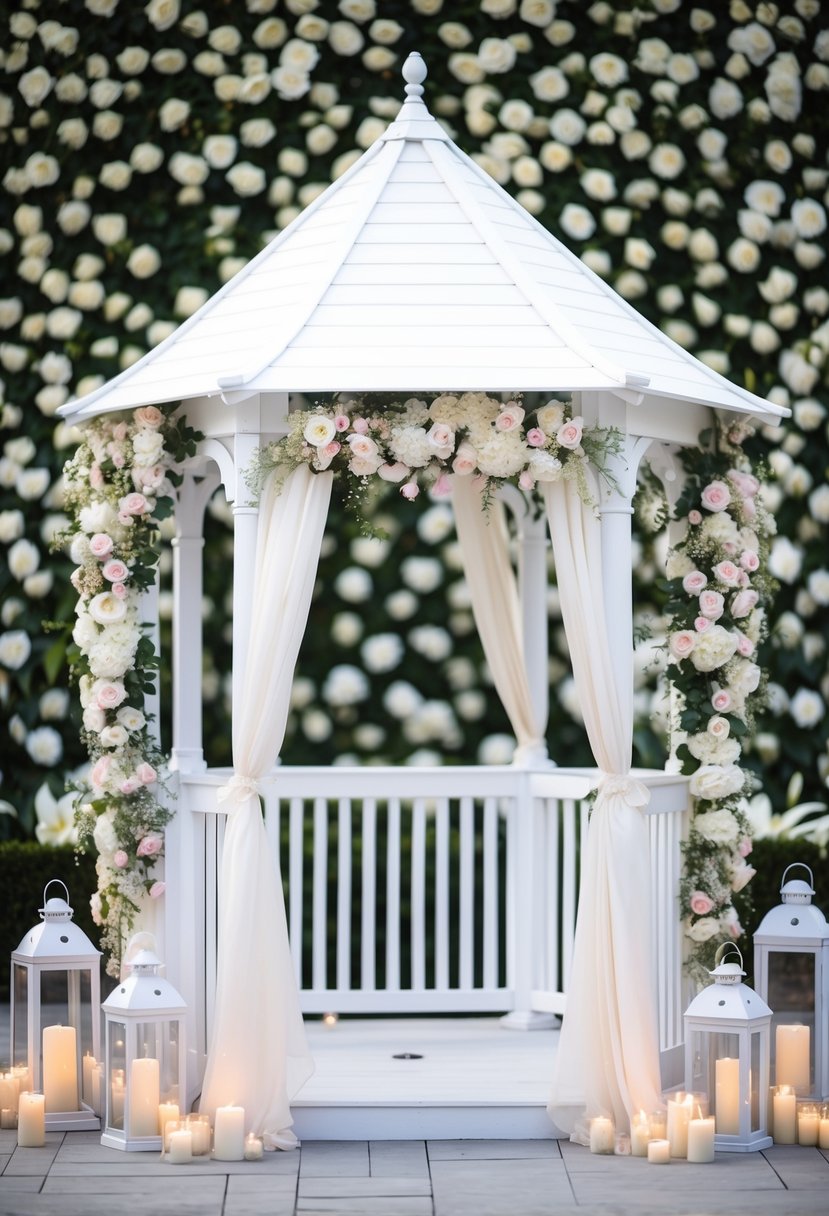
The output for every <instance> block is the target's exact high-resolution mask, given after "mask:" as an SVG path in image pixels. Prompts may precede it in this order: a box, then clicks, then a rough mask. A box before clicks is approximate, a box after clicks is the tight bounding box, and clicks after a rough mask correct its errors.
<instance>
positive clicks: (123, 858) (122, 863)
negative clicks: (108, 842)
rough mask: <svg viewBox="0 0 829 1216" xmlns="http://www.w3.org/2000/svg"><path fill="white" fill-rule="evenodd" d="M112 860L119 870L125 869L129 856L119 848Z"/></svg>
mask: <svg viewBox="0 0 829 1216" xmlns="http://www.w3.org/2000/svg"><path fill="white" fill-rule="evenodd" d="M112 860H113V861H114V862H115V864H116V866H117V867H118V869H119V870H124V869H126V867H127V866H128V865H129V862H130V859H129V856H128V855H127V853H125V852H124V850H123V849H119V850H118V852H117V853H114V854H113V857H112Z"/></svg>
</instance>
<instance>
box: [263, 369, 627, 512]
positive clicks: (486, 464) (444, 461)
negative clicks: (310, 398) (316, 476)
mask: <svg viewBox="0 0 829 1216" xmlns="http://www.w3.org/2000/svg"><path fill="white" fill-rule="evenodd" d="M289 426H290V429H289V431H288V434H287V435H286V436H284V438H282V439H279V440H277V441H276V442H274V443H272V444H270V446H269V447H267V448H265V449H264V450H263V451H260V452H259V453H258V457H257V460H256V461H255V462H254V465H253V466H252V468H251V471H250V478H251V483H252V485H253V486H254V487H255V488H257V489H258V488H259V487H260V486H261V484H262V481H263V480H264V477H265V476H266V474H267V473H268V472H270V470H271V469H279V470H280V472H281V474H282V475H284V476H287V475H288V473H289V472H290V471H291V470H292V469H294V468H297V467H298V466H299V465H302V464H307V465H308V466H309V467H310V468H311V469H312V470H314V471H315V472H322V471H323V470H325V469H329V468H330V469H332V470H333V471H334V472H336V473H339V474H342V475H344V476H348V477H350V479H351V486H350V489H351V492H352V493H353V495H354V497H355V498H357V499H359V497H360V496H361V495H362V494H363V493H364V492H365V491H368V490H370V488H371V486H372V484H374V485H375V486H376V485H379V483H381V482H385V483H387V484H388V483H390V484H396V485H398V486H399V487H400V493H401V495H402V496H403V498H406V499H410V500H411V499H415V498H417V497H418V495H419V494H420V492H421V490H422V489H424V488H428V489H430V491H431V493H432V495H433V496H435V497H441V496H444V495H447V494H449V493H451V480H450V475H451V474H454V475H455V476H461V477H463V476H476V477H482V478H484V479H485V482H486V485H485V492H484V501H485V502H487V501H488V497H489V495H490V494H491V492H492V490H493V489H494V488H495V487H497V486H498V485H500V484H502V483H504V482H508V481H511V482H514V483H515V484H517V485H518V486H519V487H520V488H521V489H522V490H526V491H532V490H533V489H534V488H535V486H536V483H538V482H544V481H558V480H559V479H560V478H562V477H566V478H569V479H572V480H573V481H574V482H575V484H576V485H577V487H578V490H579V494H580V495H581V496H582V498H583V499H585V501H590V500H591V491H590V485H589V481H588V477H587V466H588V463H589V462H591V461H592V462H593V463H594V464H595V465H597V466H598V467H599V468H601V467H602V466H603V461H604V458H605V456H606V454H607V453H608V452H609V451H613V450H615V449H616V447H617V446H618V443H619V439H620V436H619V434H618V432H617V431H615V430H613V429H612V428H605V427H591V428H585V426H584V420H583V419H582V418H581V417H580V416H579V415H574V414H573V411H572V406H571V404H570V402H569V401H568V402H565V401H559V400H551V401H548V402H547V403H546V404H544V405H542V406H540V407H537V408H533V409H525V408H524V405H523V404H522V400H521V397H520V394H519V395H516V396H515V397H514V398H512V399H510V400H509V401H500V400H498V399H497V398H494V397H490V396H487V394H486V393H441V394H440V395H439V396H437V397H435V398H434V399H433V400H432V401H431V402H429V403H427V402H426V401H424V400H422V399H421V398H418V397H410V398H408V399H407V400H405V401H385V400H384V399H383V398H377V397H375V398H370V397H367V398H355V399H350V400H347V401H341V402H338V403H335V404H333V405H331V406H321V405H318V406H316V407H315V408H314V409H311V410H303V411H299V412H297V413H295V414H292V415H291V417H290V421H289Z"/></svg>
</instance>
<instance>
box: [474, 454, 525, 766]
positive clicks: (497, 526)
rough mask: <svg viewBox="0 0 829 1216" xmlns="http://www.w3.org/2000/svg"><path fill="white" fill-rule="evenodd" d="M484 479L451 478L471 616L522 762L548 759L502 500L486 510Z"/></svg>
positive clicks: (495, 501)
mask: <svg viewBox="0 0 829 1216" xmlns="http://www.w3.org/2000/svg"><path fill="white" fill-rule="evenodd" d="M482 485H483V482H482V479H479V478H477V477H458V476H455V477H453V478H452V505H453V507H454V511H455V526H456V528H457V533H458V541H459V543H460V549H461V557H462V559H463V568H464V575H465V576H466V584H467V586H468V588H469V596H470V600H471V603H472V615H473V616H474V618H475V625H476V627H477V630H478V636H479V637H480V639H481V645H482V646H483V649H484V656H485V658H486V661H487V665H488V667H489V670H490V672H491V674H492V682H493V684H494V685H495V691H496V692H497V693H498V696H499V698H500V701H501V704H502V705H503V707H504V709H505V711H506V714H507V717H508V718H509V721H510V726H511V727H512V730H513V734H514V735H515V737H516V739H517V741H518V748H517V750H516V760H517V762H518V763H525V764H528V763H532V762H536V763H546V758H547V748H546V745H545V743H544V740H543V739H542V737H541V734H542V726H541V724H540V723H538V722H537V721H536V717H535V713H534V710H533V704H532V696H531V694H530V686H529V682H528V680H527V665H526V660H525V657H524V641H523V633H522V628H521V606H520V603H519V599H518V588H517V587H516V583H515V574H514V572H513V568H512V562H511V561H510V556H509V539H508V533H507V525H506V518H505V515H504V506H503V503H501V502H499V501H498V500H497V499H493V501H492V502H490V504H489V507H488V509H487V511H484V509H483V505H482V500H481V493H482Z"/></svg>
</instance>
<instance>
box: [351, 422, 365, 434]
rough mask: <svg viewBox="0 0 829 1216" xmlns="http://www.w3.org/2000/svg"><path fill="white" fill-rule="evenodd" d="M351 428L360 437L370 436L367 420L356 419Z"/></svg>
mask: <svg viewBox="0 0 829 1216" xmlns="http://www.w3.org/2000/svg"><path fill="white" fill-rule="evenodd" d="M351 426H352V428H353V429H354V430H355V431H356V432H357V434H358V435H367V434H368V423H367V422H366V420H365V418H355V419H354V421H353V422H352V424H351Z"/></svg>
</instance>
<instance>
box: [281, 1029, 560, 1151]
mask: <svg viewBox="0 0 829 1216" xmlns="http://www.w3.org/2000/svg"><path fill="white" fill-rule="evenodd" d="M308 1037H309V1041H310V1045H311V1051H312V1054H313V1056H314V1061H315V1064H316V1071H315V1073H314V1076H313V1077H312V1078H311V1079H310V1080H309V1081H308V1083H307V1084H306V1085H305V1086H304V1088H303V1089H302V1090H301V1091H300V1093H299V1094H298V1096H297V1097H296V1098H295V1100H294V1102H293V1104H292V1110H293V1114H294V1130H295V1131H296V1133H297V1135H298V1136H299V1137H300V1139H305V1140H408V1139H429V1140H462V1139H485V1140H487V1139H495V1140H516V1139H521V1140H535V1139H549V1138H552V1137H555V1136H557V1135H559V1134H560V1133H559V1132H558V1131H557V1130H556V1128H555V1127H554V1125H553V1124H552V1123H551V1122H550V1119H549V1117H548V1116H547V1113H546V1109H545V1108H546V1104H547V1098H548V1093H549V1088H550V1079H551V1077H552V1068H553V1060H554V1058H555V1050H556V1045H557V1042H558V1031H557V1030H541V1031H520V1030H508V1029H506V1028H504V1026H503V1025H502V1024H501V1022H500V1020H499V1019H498V1018H492V1017H487V1018H372V1019H363V1018H359V1019H358V1018H355V1019H341V1020H340V1021H339V1022H337V1024H336V1025H334V1026H326V1025H324V1024H323V1023H321V1022H310V1023H308Z"/></svg>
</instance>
